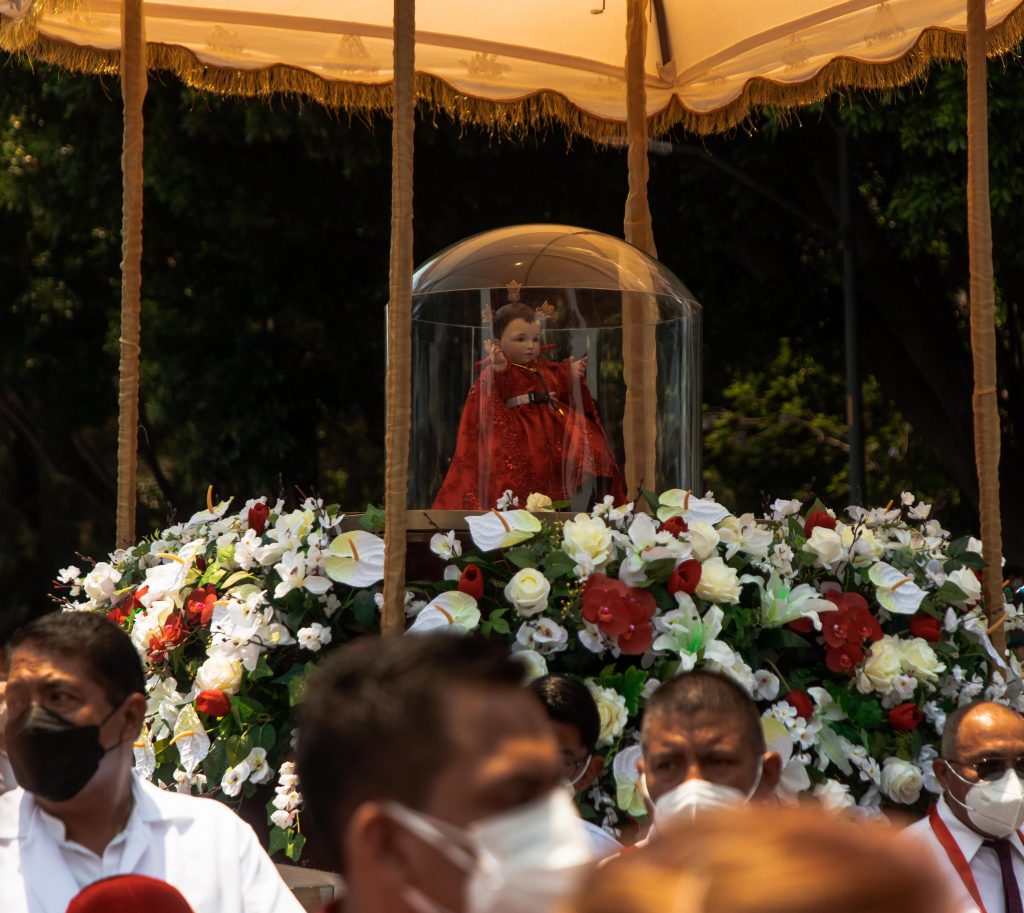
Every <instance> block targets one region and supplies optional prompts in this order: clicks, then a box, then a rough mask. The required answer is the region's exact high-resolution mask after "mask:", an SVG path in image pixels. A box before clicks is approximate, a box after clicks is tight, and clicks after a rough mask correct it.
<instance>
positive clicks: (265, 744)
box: [249, 723, 277, 751]
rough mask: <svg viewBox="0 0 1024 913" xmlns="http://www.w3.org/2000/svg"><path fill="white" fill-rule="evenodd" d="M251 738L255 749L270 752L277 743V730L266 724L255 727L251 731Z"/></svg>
mask: <svg viewBox="0 0 1024 913" xmlns="http://www.w3.org/2000/svg"><path fill="white" fill-rule="evenodd" d="M249 738H250V739H251V740H252V744H253V746H254V747H256V748H263V749H265V750H266V751H270V749H271V748H273V747H274V743H275V742H276V741H277V730H275V729H274V727H273V726H271V725H270V723H264V724H263V725H262V726H254V727H253V728H252V729H250V730H249Z"/></svg>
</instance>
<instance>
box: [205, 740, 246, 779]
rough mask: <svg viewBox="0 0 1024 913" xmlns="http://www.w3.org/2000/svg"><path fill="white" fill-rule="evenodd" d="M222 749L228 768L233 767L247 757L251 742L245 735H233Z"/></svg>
mask: <svg viewBox="0 0 1024 913" xmlns="http://www.w3.org/2000/svg"><path fill="white" fill-rule="evenodd" d="M224 749H225V751H226V753H227V762H228V766H230V767H234V766H235V765H236V764H239V763H241V762H242V761H244V760H245V759H246V758H247V757H249V752H250V751H252V742H251V741H250V740H249V736H247V735H233V736H231V738H230V739H228V740H227V742H225V744H224ZM207 776H209V775H207Z"/></svg>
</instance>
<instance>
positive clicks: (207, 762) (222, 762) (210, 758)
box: [203, 739, 228, 788]
mask: <svg viewBox="0 0 1024 913" xmlns="http://www.w3.org/2000/svg"><path fill="white" fill-rule="evenodd" d="M227 769H228V756H227V748H226V743H225V740H223V739H218V740H217V741H216V742H214V743H213V748H211V749H210V753H209V754H208V755H207V756H206V757H205V758H203V773H204V774H206V782H207V785H208V786H209V787H210V788H212V787H214V786H216V785H218V784H219V783H220V781H221V779H222V778H223V777H224V771H225V770H227Z"/></svg>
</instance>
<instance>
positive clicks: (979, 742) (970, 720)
mask: <svg viewBox="0 0 1024 913" xmlns="http://www.w3.org/2000/svg"><path fill="white" fill-rule="evenodd" d="M1006 736H1017V737H1019V738H1024V717H1022V716H1021V715H1020V714H1019V713H1018V712H1017V711H1016V710H1013V709H1011V708H1010V707H1007V706H1006V705H1005V704H997V703H995V702H994V701H977V702H975V703H973V704H968V705H967V706H966V707H960V708H959V709H957V710H954V711H953V712H952V713H951V714H950V715H949V716H948V717H947V718H946V725H945V728H944V729H943V730H942V757H943V758H946V759H947V760H950V761H957V760H964V758H963V753H964V751H965V750H966V751H969V752H972V753H973V751H974V750H981V751H984V750H986V748H987V747H989V746H992V745H993V744H994V743H998V742H1000V741H1001V740H1004V739H1005V737H1006Z"/></svg>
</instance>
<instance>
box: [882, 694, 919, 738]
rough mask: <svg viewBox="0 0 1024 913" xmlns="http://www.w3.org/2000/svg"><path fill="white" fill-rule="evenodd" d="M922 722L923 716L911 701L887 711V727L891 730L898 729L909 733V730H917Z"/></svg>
mask: <svg viewBox="0 0 1024 913" xmlns="http://www.w3.org/2000/svg"><path fill="white" fill-rule="evenodd" d="M923 720H924V714H923V713H922V712H921V709H920V708H919V707H918V706H917V704H915V703H914V702H913V701H907V703H905V704H897V705H896V706H895V707H893V708H892V710H890V711H889V725H890V726H892V728H893V729H899V730H901V731H902V732H910V730H911V729H917V727H918V726H920V725H921V722H922V721H923Z"/></svg>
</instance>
